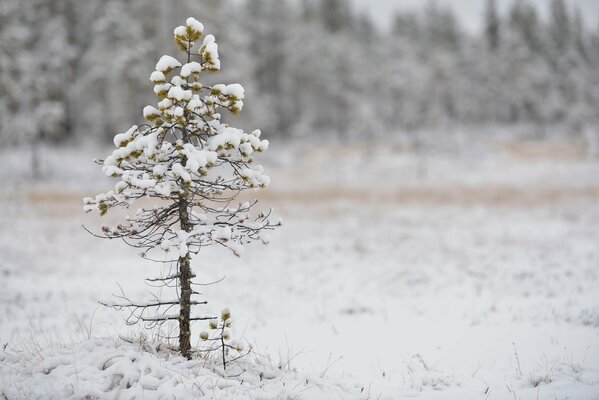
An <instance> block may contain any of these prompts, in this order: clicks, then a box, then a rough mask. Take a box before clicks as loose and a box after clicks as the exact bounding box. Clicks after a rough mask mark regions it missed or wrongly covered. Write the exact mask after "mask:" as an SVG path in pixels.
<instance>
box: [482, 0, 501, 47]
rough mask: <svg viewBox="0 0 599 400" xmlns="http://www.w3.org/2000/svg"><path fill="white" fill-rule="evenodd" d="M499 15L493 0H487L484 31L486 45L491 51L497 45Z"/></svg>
mask: <svg viewBox="0 0 599 400" xmlns="http://www.w3.org/2000/svg"><path fill="white" fill-rule="evenodd" d="M499 24H500V22H499V15H498V13H497V4H496V3H495V0H487V9H486V11H485V33H486V35H487V45H488V47H489V49H490V50H491V51H495V50H497V47H499Z"/></svg>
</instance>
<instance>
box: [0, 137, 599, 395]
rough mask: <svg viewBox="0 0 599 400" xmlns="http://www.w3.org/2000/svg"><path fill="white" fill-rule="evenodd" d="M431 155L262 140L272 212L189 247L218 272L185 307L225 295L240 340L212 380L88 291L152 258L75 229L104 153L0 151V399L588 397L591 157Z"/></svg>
mask: <svg viewBox="0 0 599 400" xmlns="http://www.w3.org/2000/svg"><path fill="white" fill-rule="evenodd" d="M530 149H537V150H538V149H541V150H538V151H529V150H530ZM436 150H437V151H434V152H427V154H420V155H419V156H416V155H414V154H412V153H409V152H405V151H404V150H403V149H401V148H400V147H396V148H369V149H365V148H339V147H325V148H321V149H318V150H312V149H310V148H309V147H299V146H293V147H290V148H287V146H286V145H282V144H281V145H280V146H279V148H277V144H276V143H274V146H273V148H272V149H271V153H272V154H278V155H277V156H273V158H271V159H269V160H268V161H267V162H266V163H265V167H266V169H267V172H270V174H271V175H272V177H273V184H272V185H271V187H270V188H269V189H267V191H266V192H264V193H259V194H258V196H259V197H260V198H261V199H262V200H263V201H264V203H266V204H271V205H273V206H274V207H275V209H276V213H277V214H278V215H281V216H282V217H283V218H284V221H285V224H284V226H283V227H282V228H281V229H280V230H279V231H277V232H276V233H274V234H273V235H272V242H271V244H270V245H269V246H267V247H261V246H256V247H252V248H248V249H246V252H245V255H244V256H243V258H241V259H238V258H235V257H233V256H231V255H230V254H229V253H226V252H224V251H219V250H218V249H210V250H209V251H206V252H205V253H204V254H202V255H201V256H199V257H197V258H196V259H195V260H194V269H195V271H196V273H197V275H198V279H199V280H200V281H202V282H205V283H208V282H213V281H218V280H219V279H221V278H223V277H226V278H225V279H224V280H223V281H221V282H220V283H218V284H214V285H209V286H205V287H203V288H202V292H203V293H204V297H205V298H206V300H208V301H209V304H208V305H207V306H206V308H205V309H204V310H203V311H210V312H214V313H218V312H219V310H220V309H222V308H224V307H230V309H231V310H232V312H233V316H234V317H235V326H234V336H235V337H238V338H244V340H246V341H247V342H249V344H251V345H252V346H253V347H254V349H255V350H254V354H253V355H252V356H251V357H249V358H248V360H245V361H244V362H246V363H247V365H248V368H247V371H246V372H245V373H244V375H242V376H240V377H236V378H229V380H227V379H225V378H223V377H222V376H219V375H218V374H216V373H215V369H210V368H209V367H210V366H209V365H208V366H207V365H206V364H205V362H204V363H203V364H202V363H199V362H197V361H186V360H183V359H181V358H178V357H175V356H173V355H172V354H171V353H169V352H168V351H165V350H162V351H157V350H156V348H155V345H147V346H140V345H139V342H134V343H133V344H132V343H128V342H125V341H122V340H121V339H118V336H119V335H124V336H126V337H139V331H140V328H139V327H137V328H131V327H128V326H126V325H125V324H124V322H123V318H124V317H125V315H123V314H121V313H118V312H116V311H113V310H110V309H105V308H104V307H101V306H99V305H98V303H97V302H98V300H102V299H103V300H106V299H110V295H111V293H114V292H117V291H118V288H119V287H118V286H117V284H116V283H117V282H118V284H119V285H120V286H122V287H123V288H124V289H125V290H126V291H127V293H128V294H129V295H130V296H131V297H137V298H140V297H141V298H145V297H147V292H148V290H150V288H148V287H147V286H145V285H144V283H143V279H144V278H146V277H150V276H154V275H159V274H160V272H161V266H160V265H158V264H153V263H148V262H144V261H143V260H141V259H140V258H139V257H137V255H136V254H135V251H134V250H133V249H131V248H128V247H127V246H125V245H123V243H121V242H118V241H102V240H98V239H94V238H93V237H91V236H90V235H89V234H87V233H86V232H85V231H84V230H83V229H82V227H81V224H85V225H86V226H87V227H90V228H93V227H97V226H99V224H100V221H99V219H98V218H97V216H95V215H85V214H83V212H82V211H81V200H80V199H81V197H83V196H86V195H91V194H95V193H96V192H99V191H102V190H105V189H106V188H107V187H108V185H109V183H108V181H107V180H106V179H105V178H102V175H101V172H100V171H99V168H98V167H97V166H95V165H93V164H92V163H91V162H90V161H89V160H90V158H91V157H92V156H101V155H103V154H105V153H106V151H105V150H103V149H85V150H77V149H47V150H46V151H45V152H44V159H43V163H42V165H43V166H44V171H45V174H46V176H47V178H46V180H44V181H39V182H37V183H30V181H29V180H27V179H26V177H27V165H28V164H27V157H28V155H27V153H26V152H25V151H16V152H15V151H9V150H4V151H2V153H1V154H0V157H1V159H2V160H3V161H2V171H0V178H1V179H2V180H3V185H2V186H3V188H2V191H0V209H1V213H0V256H1V258H0V260H1V261H0V350H2V346H4V344H6V346H5V349H4V351H1V352H0V398H2V395H4V396H5V397H6V398H9V399H13V398H36V397H39V398H67V397H68V396H73V397H72V398H83V397H85V396H86V395H88V397H87V398H135V396H138V397H139V396H144V398H169V397H168V396H170V395H179V396H180V398H204V397H202V396H206V397H205V398H227V399H228V398H243V396H247V398H252V399H256V398H281V399H285V398H294V399H318V398H323V399H349V398H360V399H361V398H364V399H379V398H380V399H400V398H415V399H522V400H525V399H531V400H532V399H547V400H549V399H551V400H556V399H561V400H563V399H576V400H585V399H588V400H591V399H599V295H598V293H599V291H598V288H599V161H597V160H590V159H586V158H585V157H584V156H583V155H582V154H581V153H579V152H577V151H576V147H575V146H574V147H572V146H570V145H563V146H558V145H556V146H547V145H543V146H534V145H509V146H507V145H498V144H494V145H485V146H478V147H476V148H472V149H471V151H462V152H459V153H455V152H443V151H442V149H436ZM202 329H203V326H202V324H200V323H198V324H197V325H196V326H195V327H194V336H195V337H196V338H197V335H198V334H199V332H200V331H201V330H202ZM149 336H150V337H151V336H152V333H151V332H150V334H149ZM153 346H154V347H153ZM140 348H145V351H141V350H140ZM252 357H253V358H252ZM259 360H262V361H259ZM107 362H108V364H106V363H107ZM121 375H122V377H121ZM115 376H116V378H115ZM231 379H232V380H233V381H234V382H233V381H231ZM127 382H129V386H131V388H129V389H127V384H126V383H127ZM231 382H233V383H231ZM136 388H137V389H136ZM105 390H109V393H108V394H106V393H104V391H105ZM132 390H138V391H137V392H134V391H132ZM140 393H141V394H140ZM160 396H163V397H160Z"/></svg>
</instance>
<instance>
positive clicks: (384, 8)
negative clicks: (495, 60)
mask: <svg viewBox="0 0 599 400" xmlns="http://www.w3.org/2000/svg"><path fill="white" fill-rule="evenodd" d="M353 1H354V3H355V4H356V5H357V7H358V8H361V9H366V10H368V11H369V12H370V13H371V14H372V16H373V17H374V19H375V20H376V21H377V22H379V23H380V24H382V25H383V26H384V27H388V26H389V23H390V21H391V16H392V15H393V12H394V11H395V10H418V9H421V8H423V7H424V6H425V5H426V4H427V3H428V0H353ZM496 1H497V5H498V6H499V7H500V8H501V9H506V8H507V7H509V5H510V4H512V3H513V2H514V1H517V0H496ZM530 1H531V2H532V3H534V4H536V5H537V6H538V8H539V11H541V12H542V13H545V12H546V11H547V8H548V5H549V4H550V3H551V1H550V0H530ZM567 1H568V2H569V3H570V4H576V5H577V6H578V7H580V9H581V10H582V12H583V16H584V17H585V19H586V23H587V25H589V24H591V25H590V26H592V27H595V26H596V25H597V19H598V18H599V0H567ZM436 2H437V4H443V5H449V6H451V7H453V8H454V10H455V11H456V15H457V16H458V17H460V18H461V20H462V21H463V23H464V26H465V27H467V28H468V29H470V30H477V29H479V28H480V23H481V20H482V18H481V15H483V12H484V8H485V4H486V3H487V1H486V0H436Z"/></svg>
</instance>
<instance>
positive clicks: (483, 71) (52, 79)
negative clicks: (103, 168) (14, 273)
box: [0, 0, 599, 144]
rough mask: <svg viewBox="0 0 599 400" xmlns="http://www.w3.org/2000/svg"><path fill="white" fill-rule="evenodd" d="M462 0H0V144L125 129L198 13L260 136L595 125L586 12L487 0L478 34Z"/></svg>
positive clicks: (347, 136)
mask: <svg viewBox="0 0 599 400" xmlns="http://www.w3.org/2000/svg"><path fill="white" fill-rule="evenodd" d="M458 11H459V10H458ZM455 12H456V10H452V9H449V8H445V7H442V6H439V5H437V4H436V3H435V2H430V3H428V5H427V6H425V7H424V8H423V9H422V11H419V12H399V13H397V14H396V15H395V17H394V19H393V22H392V26H391V29H390V30H389V29H381V28H380V27H378V26H377V23H376V22H375V21H372V20H371V19H369V18H368V17H367V16H366V15H363V14H360V13H357V12H355V10H353V9H352V8H351V6H350V2H348V1H346V0H302V1H290V0H246V1H234V0H200V1H198V0H171V1H166V0H150V1H148V0H105V1H101V2H98V1H92V0H84V1H80V0H28V1H21V0H4V1H3V2H2V4H1V5H0V39H1V40H0V93H1V94H0V143H2V144H12V143H18V142H24V141H25V142H27V141H38V140H45V141H64V140H67V139H69V140H70V139H78V140H82V139H83V140H87V139H88V138H91V139H92V140H97V141H107V140H109V138H111V137H112V136H113V135H114V133H115V132H121V131H124V130H126V128H127V126H128V124H129V123H130V122H131V121H135V120H136V118H139V110H140V109H142V108H143V106H145V105H146V104H149V103H150V101H151V99H152V96H153V93H152V92H151V91H149V90H148V89H147V77H148V74H149V72H151V71H150V70H151V66H152V60H155V59H157V58H158V57H159V56H160V55H162V54H165V53H168V52H169V51H172V50H173V48H172V47H171V46H172V44H171V42H172V40H171V39H172V35H173V34H172V32H171V31H170V28H169V27H171V26H173V25H174V24H175V21H178V20H181V19H182V18H184V17H186V16H189V15H194V16H197V17H198V18H202V20H203V21H204V22H205V24H206V26H207V28H209V29H210V30H212V31H213V32H215V35H216V38H217V41H218V42H219V44H220V45H221V46H222V52H221V58H222V60H223V63H224V65H226V67H225V68H223V71H222V73H221V78H223V80H224V81H229V82H231V83H232V82H237V81H238V82H239V83H242V84H243V85H244V87H245V89H246V93H248V97H249V98H251V101H249V102H248V103H247V104H246V105H245V111H244V113H245V115H243V116H241V117H240V121H239V122H238V124H239V125H241V126H244V127H248V129H249V128H250V127H251V126H261V127H263V131H264V133H265V135H266V136H278V137H303V136H305V137H318V138H321V137H328V138H335V139H341V140H359V139H360V138H363V137H367V138H368V139H369V140H371V139H377V138H386V137H389V135H395V134H397V133H398V132H406V131H408V132H409V131H413V130H418V129H424V128H426V129H428V128H438V127H447V126H452V125H460V126H463V125H469V126H485V125H489V124H494V125H495V124H499V125H508V124H530V125H531V126H535V127H549V126H555V125H559V126H563V127H565V128H566V129H564V132H565V133H567V134H571V133H576V132H580V131H581V130H583V129H584V128H585V127H587V126H591V125H593V124H596V123H597V120H598V115H599V113H598V109H597V108H598V106H597V105H598V104H599V31H598V30H597V29H596V28H595V27H587V26H585V24H584V22H583V19H582V17H581V12H580V10H578V9H576V8H573V7H570V6H568V3H567V2H565V1H564V0H552V1H551V3H550V10H549V13H548V17H547V18H541V16H540V14H539V10H537V9H536V8H535V7H534V6H533V5H532V4H531V3H529V2H528V1H527V0H518V1H514V2H513V5H512V6H511V7H510V8H509V10H508V11H507V12H506V13H500V12H498V10H497V7H496V5H495V2H494V0H488V1H487V4H486V11H485V13H484V14H483V15H481V18H483V19H484V23H483V29H481V30H480V31H479V32H474V33H473V32H468V31H467V30H465V29H464V27H463V26H462V25H461V23H460V20H459V19H458V18H457V17H456V15H455ZM207 78H208V81H209V80H210V77H209V76H207Z"/></svg>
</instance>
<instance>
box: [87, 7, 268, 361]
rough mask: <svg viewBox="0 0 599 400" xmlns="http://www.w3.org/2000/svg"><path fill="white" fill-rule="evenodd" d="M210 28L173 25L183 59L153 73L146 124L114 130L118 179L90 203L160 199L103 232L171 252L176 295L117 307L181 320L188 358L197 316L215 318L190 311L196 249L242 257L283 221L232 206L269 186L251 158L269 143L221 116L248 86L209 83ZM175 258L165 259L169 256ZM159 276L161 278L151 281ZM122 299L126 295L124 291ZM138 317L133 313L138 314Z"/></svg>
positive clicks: (215, 65)
mask: <svg viewBox="0 0 599 400" xmlns="http://www.w3.org/2000/svg"><path fill="white" fill-rule="evenodd" d="M203 31H204V26H203V25H202V24H201V23H200V22H198V21H197V20H195V19H194V18H188V19H187V21H186V25H185V26H179V27H177V28H176V29H175V31H174V35H175V41H176V43H177V46H178V48H179V49H180V50H181V51H182V52H183V53H184V54H185V61H184V63H181V62H180V61H179V60H177V59H175V58H173V57H171V56H168V55H165V56H162V58H160V60H159V61H158V63H157V64H156V70H155V71H154V72H152V74H151V76H150V80H151V81H152V82H153V83H154V85H155V86H154V93H155V94H156V95H157V96H158V97H159V98H160V101H159V102H158V107H157V108H156V107H153V106H146V107H145V108H144V110H143V115H144V117H145V119H146V120H147V121H148V123H147V124H144V125H141V126H137V125H134V126H132V127H131V128H130V129H129V130H128V131H126V132H125V133H121V134H118V135H116V136H115V137H114V144H115V146H116V150H114V152H113V153H112V154H111V155H110V156H108V157H107V158H106V159H105V160H103V161H100V163H101V164H102V165H103V171H104V173H105V174H106V175H107V176H109V177H112V178H116V179H118V182H117V183H116V185H115V187H114V190H110V191H108V192H106V193H102V194H99V195H97V196H96V197H95V198H85V199H84V204H85V205H84V210H85V211H88V212H89V211H93V210H96V211H98V212H99V213H100V215H101V216H103V215H105V214H106V213H107V212H108V210H110V209H112V208H115V207H125V208H128V207H130V206H131V205H133V204H134V203H135V202H136V201H137V200H140V199H145V198H154V199H158V200H159V206H155V207H154V208H139V209H138V210H137V212H136V213H135V215H133V216H127V217H126V218H125V221H124V222H122V223H120V224H118V225H116V226H103V227H102V233H101V234H99V235H96V236H99V237H103V238H109V239H113V238H121V239H123V240H124V241H125V242H126V243H127V244H129V245H131V246H134V247H136V248H139V249H141V251H142V252H141V255H142V257H144V258H153V259H156V257H155V256H153V255H152V254H156V253H163V252H166V254H167V255H169V254H170V255H171V256H170V257H168V256H167V257H166V259H168V258H170V259H171V260H170V261H171V262H176V264H177V271H176V273H174V274H170V275H169V276H166V277H162V278H160V279H159V280H160V281H161V282H163V283H164V284H165V285H168V284H169V283H170V282H174V283H176V285H177V287H178V291H177V292H178V299H176V300H171V301H166V300H160V299H156V300H155V301H154V302H149V303H133V302H126V303H124V304H118V305H116V304H111V305H112V306H114V307H117V308H126V307H127V308H131V309H133V310H134V311H139V314H135V315H138V318H137V321H136V322H139V321H145V322H150V323H164V322H166V321H169V320H175V321H178V327H179V349H180V352H181V354H182V355H183V356H186V357H190V349H191V346H190V338H191V329H190V322H191V321H193V320H200V319H208V318H207V317H193V316H192V315H191V306H192V305H196V304H205V302H200V301H196V300H193V298H192V296H193V295H197V294H198V293H196V292H195V291H193V290H192V279H193V278H194V277H195V274H194V273H193V271H192V267H191V259H192V255H194V254H197V253H198V252H199V251H200V250H201V249H202V248H203V247H206V246H210V245H220V246H223V247H225V248H228V249H229V250H231V251H232V252H233V253H234V254H236V255H238V256H239V255H240V254H241V250H242V247H241V246H242V245H243V244H245V243H249V242H252V241H256V240H261V241H262V242H264V243H267V242H268V235H266V234H265V231H267V230H271V229H274V228H275V227H276V226H278V225H280V223H279V222H272V221H271V220H270V219H269V216H270V212H268V213H264V212H261V213H259V214H258V215H257V216H254V217H252V216H251V215H250V211H251V209H252V207H253V206H254V205H255V204H256V201H253V202H251V203H244V204H239V205H237V206H232V201H233V199H234V198H235V197H236V196H237V195H238V194H239V193H240V192H241V191H244V190H247V189H256V188H263V187H265V186H267V185H268V184H269V182H270V178H269V177H268V176H266V175H264V173H263V169H262V167H261V166H259V165H257V166H253V163H254V155H255V154H256V153H260V152H263V151H265V150H266V149H267V148H268V144H269V143H268V141H267V140H261V139H260V131H259V130H255V131H253V132H252V133H245V132H244V131H242V130H241V129H237V128H233V127H231V126H229V125H227V124H225V123H223V122H222V121H221V114H219V113H218V110H219V109H225V110H228V111H230V112H232V113H238V112H239V111H241V109H242V107H243V98H244V90H243V87H242V86H241V85H239V84H231V85H224V84H216V85H212V86H207V85H204V84H202V83H201V82H200V78H201V77H202V76H203V75H204V74H205V73H207V72H215V71H219V70H220V60H219V56H218V46H217V44H216V42H215V39H214V36H213V35H207V36H205V37H204V39H203V41H202V43H201V44H200V45H199V48H198V49H197V50H194V48H196V43H198V41H199V40H200V39H201V38H202V36H203ZM165 262H168V261H165ZM154 281H155V280H154ZM123 298H124V297H123ZM173 305H174V306H178V307H179V313H178V314H176V315H172V314H166V313H164V312H163V313H162V314H158V315H147V314H145V313H144V312H145V311H146V310H148V309H151V308H152V307H158V308H159V307H164V306H168V307H172V306H173ZM132 314H134V313H132Z"/></svg>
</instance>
